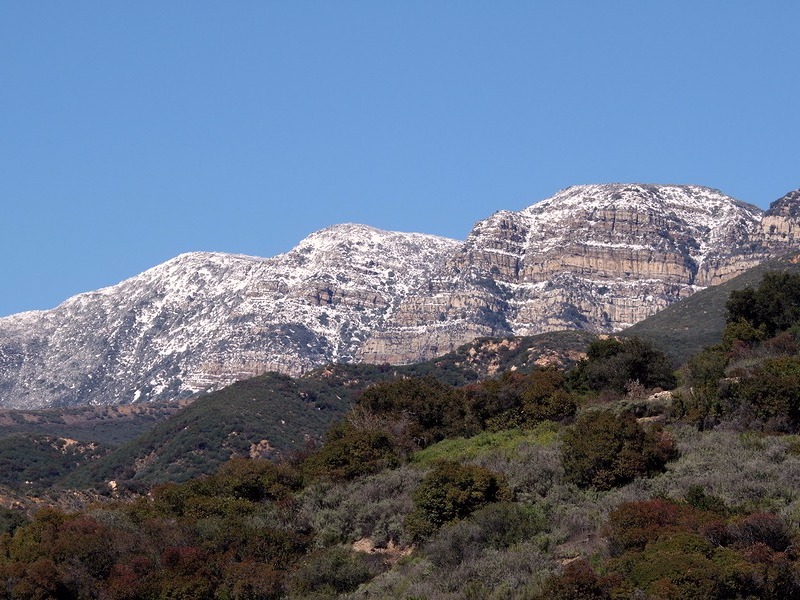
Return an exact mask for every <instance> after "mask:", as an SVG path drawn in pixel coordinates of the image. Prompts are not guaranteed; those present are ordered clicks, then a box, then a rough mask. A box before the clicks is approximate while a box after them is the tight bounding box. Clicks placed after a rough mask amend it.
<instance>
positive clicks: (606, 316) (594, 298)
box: [0, 184, 800, 408]
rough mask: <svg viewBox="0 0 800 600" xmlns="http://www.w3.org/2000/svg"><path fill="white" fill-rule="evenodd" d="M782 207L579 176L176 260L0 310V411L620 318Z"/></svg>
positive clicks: (147, 397)
mask: <svg viewBox="0 0 800 600" xmlns="http://www.w3.org/2000/svg"><path fill="white" fill-rule="evenodd" d="M797 206H800V194H797V193H794V194H789V195H787V196H786V197H784V198H782V199H781V200H779V201H778V202H776V203H774V204H773V207H771V209H770V211H768V212H767V213H763V212H762V211H761V210H760V209H758V208H756V207H754V206H751V205H748V204H745V203H743V202H739V201H737V200H734V199H733V198H730V197H728V196H725V195H724V194H722V193H721V192H718V191H716V190H712V189H709V188H705V187H700V186H656V185H624V184H611V185H591V186H576V187H572V188H568V189H566V190H564V191H562V192H559V193H558V194H556V195H555V196H553V197H552V198H550V199H548V200H545V201H543V202H539V203H537V204H534V205H532V206H530V207H528V208H526V209H524V210H521V211H519V212H510V211H501V212H498V213H495V214H494V215H492V216H491V217H489V218H488V219H485V220H483V221H480V222H478V223H477V224H476V225H475V227H474V228H473V230H472V232H471V233H470V234H469V236H468V237H467V239H466V240H465V241H463V242H459V241H456V240H450V239H445V238H440V237H436V236H430V235H423V234H409V233H397V232H386V231H380V230H377V229H374V228H371V227H367V226H363V225H351V224H347V225H338V226H334V227H330V228H327V229H323V230H321V231H319V232H316V233H314V234H312V235H310V236H309V237H307V238H306V239H305V240H303V241H302V242H300V244H298V246H297V247H295V248H294V249H292V250H291V251H289V252H287V253H286V254H282V255H279V256H276V257H273V258H255V257H248V256H237V255H228V254H219V253H193V254H186V255H182V256H179V257H177V258H175V259H173V260H171V261H168V262H166V263H164V264H162V265H159V266H157V267H155V268H153V269H150V270H148V271H146V272H144V273H142V274H141V275H138V276H136V277H133V278H131V279H128V280H126V281H123V282H122V283H120V284H118V285H115V286H112V287H109V288H105V289H102V290H98V291H96V292H90V293H87V294H82V295H79V296H76V297H74V298H71V299H69V300H67V301H66V302H64V303H63V304H62V305H60V306H58V307H56V308H54V309H52V310H49V311H40V312H29V313H22V314H19V315H12V316H10V317H6V318H3V319H0V406H4V407H10V408H34V407H47V406H70V405H76V404H125V403H132V402H139V401H152V400H170V399H175V398H184V397H189V396H191V395H194V394H196V393H198V392H202V391H208V390H212V389H219V388H222V387H223V386H225V385H228V384H230V383H231V382H233V381H236V380H240V379H243V378H246V377H250V376H253V375H258V374H261V373H265V372H268V371H279V372H282V373H287V374H299V373H302V372H305V371H308V370H309V369H312V368H314V367H317V366H320V365H323V364H326V363H329V362H335V361H338V362H345V363H347V362H370V363H383V362H389V363H395V364H399V363H410V362H414V361H418V360H421V359H426V358H431V357H433V356H436V355H441V354H444V353H446V352H449V351H451V350H453V349H455V348H457V347H458V346H460V345H461V344H463V343H466V342H468V341H470V340H472V339H474V338H477V337H485V336H506V335H533V334H536V333H540V332H546V331H554V330H558V329H581V330H586V331H593V332H614V331H619V330H621V329H623V328H625V327H628V326H630V325H632V324H634V323H636V322H638V321H641V320H642V319H644V318H645V317H648V316H650V315H652V314H655V313H656V312H658V311H660V310H661V309H663V308H665V307H667V306H669V305H670V304H672V303H674V302H675V301H677V300H679V299H681V298H685V297H688V296H690V295H691V294H693V293H694V292H696V291H697V290H699V289H702V288H704V287H707V286H710V285H714V284H718V283H721V282H723V281H725V280H727V279H729V278H731V277H733V276H735V275H737V274H739V273H741V272H743V271H745V270H746V269H748V268H750V267H752V266H754V265H756V264H758V263H760V262H762V261H764V260H766V259H767V258H769V257H770V256H773V255H776V254H778V253H782V252H784V251H786V250H788V249H791V248H792V247H794V245H795V240H794V232H795V230H796V227H797V223H798V216H797V214H798V211H797V209H796V207H797Z"/></svg>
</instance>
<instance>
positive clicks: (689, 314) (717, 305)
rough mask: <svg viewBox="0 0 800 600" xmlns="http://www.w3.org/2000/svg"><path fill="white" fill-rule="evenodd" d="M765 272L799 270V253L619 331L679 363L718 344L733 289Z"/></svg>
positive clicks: (755, 282)
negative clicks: (662, 352)
mask: <svg viewBox="0 0 800 600" xmlns="http://www.w3.org/2000/svg"><path fill="white" fill-rule="evenodd" d="M767 271H782V272H786V273H800V255H798V254H796V253H792V254H789V255H787V256H784V257H781V258H775V259H771V260H767V261H765V262H763V263H761V264H759V265H757V266H755V267H753V268H752V269H749V270H747V271H745V272H744V273H742V274H741V275H738V276H737V277H734V278H733V279H730V280H728V281H726V282H725V283H722V284H720V285H717V286H714V287H711V288H708V289H705V290H701V291H699V292H697V293H696V294H694V295H693V296H691V297H689V298H686V299H685V300H681V301H680V302H676V303H675V304H673V305H671V306H669V307H667V308H665V309H664V310H663V311H661V312H659V313H657V314H655V315H653V316H651V317H648V318H647V319H645V320H644V321H641V322H639V323H637V324H636V325H634V326H633V327H630V328H628V329H626V330H625V331H623V332H622V335H627V336H637V337H641V338H645V339H648V340H650V341H652V342H653V344H654V345H655V346H656V347H658V348H660V349H661V350H663V351H664V352H665V353H666V354H667V355H668V356H670V357H671V358H672V359H673V361H674V362H675V364H676V365H680V364H683V363H684V362H686V360H688V359H689V357H691V356H692V355H694V354H696V353H697V352H699V351H700V350H702V349H703V348H704V347H706V346H712V345H714V344H718V343H719V342H720V340H721V339H722V330H723V329H724V328H725V305H726V303H727V302H728V297H729V296H730V294H731V292H732V291H734V290H741V289H744V288H746V287H757V286H758V284H759V283H760V282H761V278H762V277H763V276H764V273H766V272H767Z"/></svg>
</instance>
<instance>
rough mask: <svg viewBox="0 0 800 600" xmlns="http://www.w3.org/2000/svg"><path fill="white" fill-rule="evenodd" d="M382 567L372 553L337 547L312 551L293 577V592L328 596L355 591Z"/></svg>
mask: <svg viewBox="0 0 800 600" xmlns="http://www.w3.org/2000/svg"><path fill="white" fill-rule="evenodd" d="M380 571H381V567H380V563H379V562H376V561H375V560H370V557H369V556H368V555H364V554H360V553H357V552H353V551H352V550H349V549H347V548H342V547H334V548H328V549H325V550H320V551H317V552H314V553H312V554H311V555H309V556H308V558H307V559H306V560H305V561H304V562H303V564H302V565H301V566H300V568H298V569H297V570H296V571H295V572H294V573H293V574H292V577H291V578H290V581H289V586H288V587H289V592H290V596H292V597H296V598H315V597H318V598H323V597H324V598H327V597H331V596H336V595H337V594H345V593H347V592H352V591H353V590H355V589H356V588H357V587H358V586H359V585H361V584H362V583H364V582H366V581H369V580H370V579H372V578H373V577H375V576H376V575H378V574H379V573H380Z"/></svg>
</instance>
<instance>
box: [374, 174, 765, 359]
mask: <svg viewBox="0 0 800 600" xmlns="http://www.w3.org/2000/svg"><path fill="white" fill-rule="evenodd" d="M761 217H762V211H761V210H760V209H758V208H756V207H755V206H751V205H748V204H745V203H743V202H739V201H736V200H734V199H732V198H729V197H728V196H725V195H723V194H722V193H720V192H718V191H716V190H712V189H709V188H704V187H699V186H655V185H621V184H612V185H589V186H576V187H572V188H568V189H566V190H564V191H562V192H559V193H558V194H556V195H555V196H553V197H552V198H550V199H548V200H544V201H542V202H539V203H537V204H534V205H533V206H530V207H528V208H526V209H524V210H522V211H519V212H507V211H503V212H498V213H495V214H494V215H492V216H491V217H489V218H488V219H486V220H484V221H481V222H479V223H477V224H476V225H475V227H474V228H473V230H472V232H471V233H470V235H469V237H468V238H467V240H466V241H465V242H464V244H463V245H462V246H461V247H460V248H459V250H458V251H457V252H456V253H455V254H454V255H453V256H452V258H451V259H449V260H448V261H447V262H446V264H445V266H444V267H443V269H442V270H441V271H440V272H439V273H437V275H436V277H435V279H434V285H433V286H432V287H431V289H430V290H429V291H427V292H426V291H424V290H423V293H422V294H421V295H419V296H414V295H411V296H409V297H407V298H406V299H405V300H404V301H403V302H402V303H401V304H400V306H399V307H398V310H397V311H396V312H395V313H394V315H393V319H392V321H391V322H390V323H388V324H387V326H386V327H385V328H384V329H383V330H381V331H376V332H375V333H374V334H373V336H372V337H371V338H370V339H369V340H368V341H367V343H366V344H365V345H364V346H363V348H362V350H361V355H360V356H361V357H362V358H363V359H364V360H367V361H380V360H388V361H408V360H413V359H414V358H415V357H418V356H420V353H421V355H422V356H426V357H428V356H432V355H435V354H436V353H440V352H443V351H447V350H450V349H452V348H453V347H455V346H457V345H459V344H461V343H463V342H464V341H466V340H467V339H468V338H470V337H471V336H478V335H496V334H508V333H513V334H517V335H530V334H534V333H540V332H543V331H550V330H557V329H575V328H578V329H587V330H591V331H596V332H606V333H607V332H613V331H618V330H620V329H623V328H625V327H628V326H630V325H632V324H634V323H636V322H638V321H641V320H642V319H644V318H646V317H648V316H650V315H652V314H654V313H656V312H658V311H659V310H661V309H662V308H664V307H666V306H668V305H669V304H671V303H672V302H675V301H676V300H679V299H680V298H683V297H686V296H688V295H690V294H692V293H694V292H695V291H697V290H698V289H701V288H703V287H706V286H709V285H714V284H717V283H721V282H722V281H725V280H727V279H729V278H731V277H734V276H735V275H737V274H739V273H741V272H742V271H744V270H746V269H748V268H750V267H752V266H754V265H756V264H758V263H759V262H760V261H762V260H764V259H765V258H766V256H767V255H768V251H767V250H766V249H765V248H764V247H762V245H761V244H760V243H759V240H758V239H757V238H758V236H754V235H753V234H754V231H756V230H757V229H758V225H759V222H760V220H761ZM422 329H424V331H425V335H424V337H420V336H419V332H420V330H422ZM423 346H424V347H423Z"/></svg>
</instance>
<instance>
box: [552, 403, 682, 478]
mask: <svg viewBox="0 0 800 600" xmlns="http://www.w3.org/2000/svg"><path fill="white" fill-rule="evenodd" d="M676 456H677V449H676V446H675V442H674V440H673V439H672V437H671V436H670V435H669V434H667V433H666V432H665V431H664V430H663V429H662V428H661V427H659V426H652V427H650V428H645V427H643V426H641V425H640V424H639V423H638V422H637V420H636V419H635V418H634V417H633V416H632V415H630V414H629V413H622V414H620V415H617V414H615V413H613V412H611V411H607V410H598V411H591V412H584V413H582V414H581V415H580V416H579V417H578V419H577V421H576V422H575V425H573V426H572V427H570V428H569V429H568V430H567V432H566V433H565V434H564V442H563V465H564V475H565V477H566V479H567V481H570V482H572V483H575V484H576V485H578V486H579V487H584V488H585V487H593V488H596V489H598V490H608V489H611V488H612V487H616V486H619V485H622V484H625V483H628V482H629V481H633V479H635V478H636V477H640V476H644V475H651V474H653V473H657V472H659V471H662V470H663V469H664V467H665V465H666V463H667V461H668V460H671V459H674V458H676Z"/></svg>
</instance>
